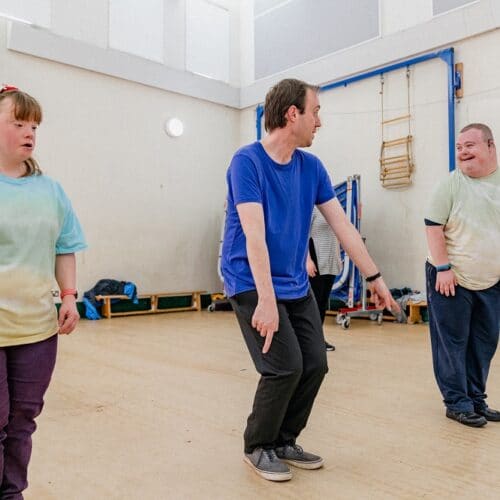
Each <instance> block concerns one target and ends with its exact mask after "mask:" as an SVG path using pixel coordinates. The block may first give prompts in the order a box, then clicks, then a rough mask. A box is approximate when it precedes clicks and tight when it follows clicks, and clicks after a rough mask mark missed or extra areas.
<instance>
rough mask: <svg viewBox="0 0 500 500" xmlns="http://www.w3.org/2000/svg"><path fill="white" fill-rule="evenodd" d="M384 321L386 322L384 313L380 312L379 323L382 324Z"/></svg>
mask: <svg viewBox="0 0 500 500" xmlns="http://www.w3.org/2000/svg"><path fill="white" fill-rule="evenodd" d="M383 322H384V315H383V314H382V313H380V314H379V315H378V316H377V325H381V324H382V323H383Z"/></svg>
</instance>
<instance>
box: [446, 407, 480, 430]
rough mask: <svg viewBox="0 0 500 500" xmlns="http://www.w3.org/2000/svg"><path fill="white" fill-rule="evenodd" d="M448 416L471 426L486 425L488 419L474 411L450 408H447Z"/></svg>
mask: <svg viewBox="0 0 500 500" xmlns="http://www.w3.org/2000/svg"><path fill="white" fill-rule="evenodd" d="M446 416H447V417H448V418H451V419H452V420H456V421H457V422H459V423H461V424H464V425H468V426H469V427H482V426H483V425H486V424H487V423H488V421H487V420H486V419H485V418H484V417H483V416H482V415H478V414H477V413H474V412H473V411H464V412H459V411H452V410H450V409H447V410H446Z"/></svg>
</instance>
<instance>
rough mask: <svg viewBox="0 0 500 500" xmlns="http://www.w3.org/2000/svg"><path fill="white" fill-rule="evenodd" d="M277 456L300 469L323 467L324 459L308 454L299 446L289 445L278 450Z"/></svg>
mask: <svg viewBox="0 0 500 500" xmlns="http://www.w3.org/2000/svg"><path fill="white" fill-rule="evenodd" d="M276 455H277V456H278V458H280V459H281V460H283V462H286V463H288V464H290V465H295V467H299V468H300V469H319V468H320V467H323V459H322V458H321V457H318V455H313V454H312V453H307V451H304V450H303V449H302V448H301V447H300V446H299V445H297V444H294V445H291V444H287V445H285V446H280V447H278V448H276Z"/></svg>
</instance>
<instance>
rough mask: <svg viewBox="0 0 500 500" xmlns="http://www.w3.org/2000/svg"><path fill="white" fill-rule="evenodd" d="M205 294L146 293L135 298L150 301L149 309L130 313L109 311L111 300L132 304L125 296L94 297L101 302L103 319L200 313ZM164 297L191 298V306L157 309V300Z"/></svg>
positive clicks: (198, 292)
mask: <svg viewBox="0 0 500 500" xmlns="http://www.w3.org/2000/svg"><path fill="white" fill-rule="evenodd" d="M202 293H205V292H203V291H195V292H160V293H146V294H140V295H138V296H137V298H138V299H148V300H149V301H150V307H149V309H145V310H131V311H120V312H113V311H112V309H111V305H112V304H111V301H112V300H113V299H120V300H128V301H129V302H132V301H131V300H130V298H129V297H128V296H127V295H96V299H97V300H102V301H103V305H102V310H101V313H102V315H103V316H104V317H105V318H111V317H114V316H132V315H135V314H156V313H167V312H179V311H201V294H202ZM164 297H191V304H190V305H189V306H183V307H168V308H167V307H165V308H159V307H158V300H159V299H161V298H164Z"/></svg>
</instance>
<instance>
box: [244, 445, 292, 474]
mask: <svg viewBox="0 0 500 500" xmlns="http://www.w3.org/2000/svg"><path fill="white" fill-rule="evenodd" d="M244 460H245V462H246V463H247V464H248V465H250V467H252V469H253V470H254V471H255V472H256V473H257V474H258V475H259V476H261V477H263V478H264V479H267V480H268V481H288V480H290V479H292V473H291V472H290V467H288V465H287V464H284V463H283V462H282V461H281V460H280V459H279V458H278V457H277V456H276V452H275V451H274V450H265V449H263V448H255V450H253V452H252V453H245V458H244Z"/></svg>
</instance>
